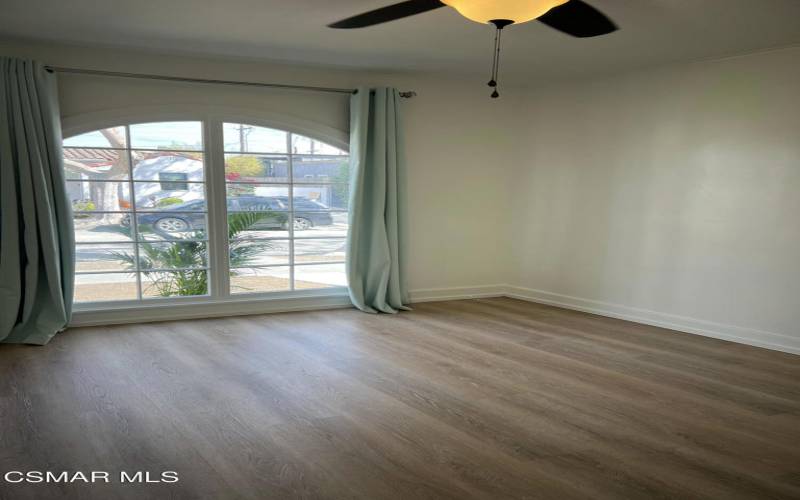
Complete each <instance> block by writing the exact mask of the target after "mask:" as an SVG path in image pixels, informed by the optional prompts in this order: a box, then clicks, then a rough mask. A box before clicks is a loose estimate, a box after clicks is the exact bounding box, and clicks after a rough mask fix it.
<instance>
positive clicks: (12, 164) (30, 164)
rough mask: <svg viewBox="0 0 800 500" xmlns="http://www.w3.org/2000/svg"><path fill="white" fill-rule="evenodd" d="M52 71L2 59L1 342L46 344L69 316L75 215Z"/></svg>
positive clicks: (0, 196) (38, 66) (23, 62)
mask: <svg viewBox="0 0 800 500" xmlns="http://www.w3.org/2000/svg"><path fill="white" fill-rule="evenodd" d="M62 161H63V160H62V156H61V125H60V117H59V110H58V97H57V92H56V82H55V75H53V74H52V73H50V72H48V71H47V70H45V68H44V66H43V65H42V64H40V63H37V62H34V61H27V60H22V59H14V58H7V57H0V341H2V342H9V343H25V344H39V345H43V344H46V343H47V342H48V341H49V340H50V339H51V338H52V337H53V335H55V334H56V333H57V332H59V331H60V330H63V329H64V328H65V326H66V324H67V322H68V321H69V317H70V313H71V309H72V288H73V281H74V277H73V274H74V266H75V257H74V242H73V232H72V214H71V207H70V204H69V200H68V197H67V193H66V187H65V185H64V173H63V169H62Z"/></svg>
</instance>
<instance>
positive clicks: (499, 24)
mask: <svg viewBox="0 0 800 500" xmlns="http://www.w3.org/2000/svg"><path fill="white" fill-rule="evenodd" d="M490 22H491V23H492V24H494V25H495V27H496V28H497V31H495V34H494V58H493V60H492V79H491V80H489V83H488V85H489V86H490V87H492V88H493V89H494V91H493V92H492V96H491V97H492V99H497V98H498V97H500V92H498V91H497V80H498V74H499V73H500V42H501V39H502V36H503V28H505V27H506V26H508V25H509V24H512V22H511V21H507V20H505V19H497V20H494V21H490Z"/></svg>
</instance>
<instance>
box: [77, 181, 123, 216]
mask: <svg viewBox="0 0 800 500" xmlns="http://www.w3.org/2000/svg"><path fill="white" fill-rule="evenodd" d="M66 184H67V196H69V199H70V201H71V202H72V211H73V212H127V211H128V210H130V209H131V203H130V200H131V191H130V190H131V187H130V182H128V181H119V182H118V181H96V180H84V181H67V183H66Z"/></svg>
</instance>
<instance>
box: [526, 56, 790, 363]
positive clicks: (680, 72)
mask: <svg viewBox="0 0 800 500" xmlns="http://www.w3.org/2000/svg"><path fill="white" fill-rule="evenodd" d="M524 115H525V116H524V117H523V118H522V122H521V124H520V130H521V132H522V134H521V139H520V143H519V148H518V151H519V154H520V156H519V159H518V162H517V167H518V168H517V170H516V171H515V174H514V176H515V179H516V180H515V181H514V182H513V189H514V192H513V199H514V205H513V209H512V213H513V214H514V219H513V227H514V228H513V234H514V235H515V236H514V243H515V244H514V245H513V248H514V263H513V269H514V271H513V273H512V278H511V283H512V284H513V285H516V286H517V287H521V288H524V289H527V290H517V293H520V294H521V295H527V296H529V297H532V298H536V299H537V300H545V301H550V302H554V303H561V304H564V305H569V306H571V307H578V308H583V309H592V310H597V311H600V312H603V313H606V314H613V315H617V316H623V317H632V318H637V319H639V320H644V321H649V322H652V323H659V324H670V325H672V326H677V327H679V328H681V329H684V330H688V331H698V332H702V333H706V334H711V335H716V336H719V337H725V338H737V337H738V338H739V339H740V340H746V341H748V342H750V343H755V344H759V345H765V346H766V345H770V346H773V347H776V346H777V347H781V348H784V349H788V350H794V351H795V352H799V353H800V48H793V49H784V50H778V51H773V52H767V53H760V54H753V55H748V56H742V57H737V58H731V59H726V60H721V61H714V62H704V63H697V64H691V65H683V66H675V67H670V68H663V69H660V70H657V71H648V72H643V73H636V74H629V75H624V76H619V77H615V78H608V79H602V80H597V81H591V82H584V83H578V84H571V85H567V86H554V87H551V88H546V89H539V90H536V91H532V92H531V96H530V100H529V102H528V104H527V105H526V107H525V113H524Z"/></svg>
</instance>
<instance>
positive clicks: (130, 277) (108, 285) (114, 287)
mask: <svg viewBox="0 0 800 500" xmlns="http://www.w3.org/2000/svg"><path fill="white" fill-rule="evenodd" d="M73 296H74V299H75V302H105V301H107V300H136V299H137V298H138V297H137V288H136V274H134V273H114V274H77V275H75V293H74V295H73Z"/></svg>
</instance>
